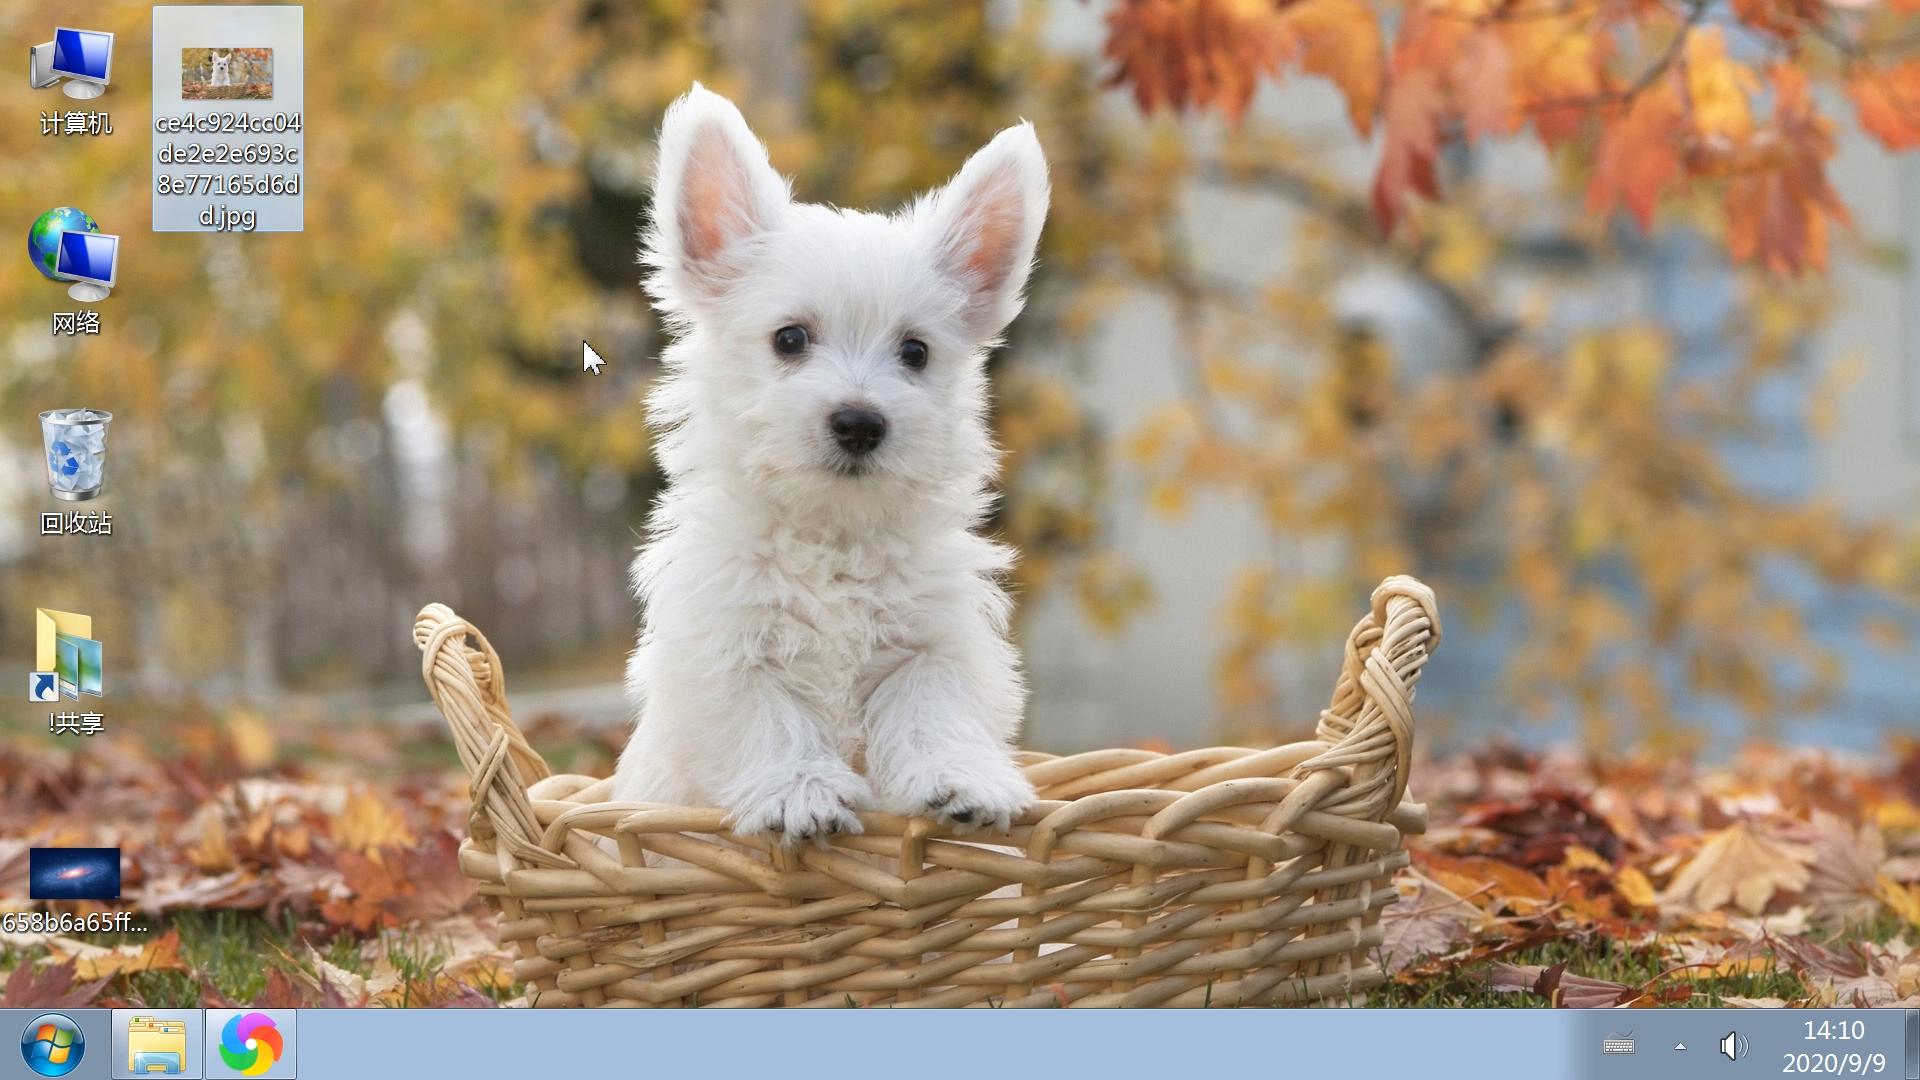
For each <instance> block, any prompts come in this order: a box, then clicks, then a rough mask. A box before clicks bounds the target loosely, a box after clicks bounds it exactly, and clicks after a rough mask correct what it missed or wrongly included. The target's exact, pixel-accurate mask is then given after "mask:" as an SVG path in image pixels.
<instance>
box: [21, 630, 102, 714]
mask: <svg viewBox="0 0 1920 1080" xmlns="http://www.w3.org/2000/svg"><path fill="white" fill-rule="evenodd" d="M101 653H102V649H101V646H100V642H98V641H96V640H94V637H93V617H92V616H90V615H76V614H74V613H73V612H71V611H55V610H53V609H52V608H34V609H33V663H34V668H33V669H34V670H35V671H52V672H56V673H57V674H58V675H59V691H60V696H61V697H66V698H77V697H79V696H80V695H81V694H87V695H90V696H93V697H99V696H100V695H101V694H102V693H103V691H104V685H103V684H104V678H103V676H102V673H101V668H102V666H103V664H102V657H101Z"/></svg>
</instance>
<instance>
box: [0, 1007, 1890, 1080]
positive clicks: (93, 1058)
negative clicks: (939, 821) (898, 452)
mask: <svg viewBox="0 0 1920 1080" xmlns="http://www.w3.org/2000/svg"><path fill="white" fill-rule="evenodd" d="M0 1023H4V1024H12V1025H14V1027H12V1028H6V1029H0V1030H18V1031H19V1032H20V1033H21V1057H18V1058H16V1057H13V1056H11V1055H6V1056H4V1057H0V1062H3V1063H0V1078H4V1077H15V1076H19V1077H41V1076H70V1077H73V1078H75V1080H86V1078H90V1077H94V1078H109V1080H110V1078H115V1077H129V1076H160V1075H165V1076H181V1077H186V1078H187V1080H196V1078H200V1080H211V1078H215V1077H229V1076H234V1077H238V1076H260V1077H266V1078H268V1080H272V1078H275V1077H301V1078H304V1080H375V1078H379V1080H384V1078H388V1077H398V1078H409V1077H422V1078H431V1080H442V1078H446V1077H456V1076H457V1077H461V1078H463V1080H465V1078H473V1077H514V1078H522V1077H541V1078H543V1080H548V1078H550V1080H562V1078H569V1077H595V1078H598V1077H676V1078H678V1077H687V1078H705V1077H716V1078H721V1077H762V1076H779V1077H782V1078H786V1077H833V1078H835V1080H841V1078H853V1080H862V1078H865V1077H885V1078H887V1080H898V1078H901V1077H911V1078H913V1080H928V1078H949V1077H950V1078H954V1080H1001V1078H1006V1080H1024V1078H1028V1077H1047V1078H1056V1077H1058V1078H1066V1077H1077V1076H1099V1077H1102V1078H1103V1080H1105V1078H1124V1077H1152V1078H1155V1080H1163V1078H1172V1080H1204V1078H1205V1077H1208V1076H1212V1075H1218V1076H1235V1077H1273V1078H1275V1080H1280V1078H1290V1077H1312V1078H1322V1077H1342V1078H1346V1077H1352V1078H1361V1077H1365V1078H1368V1080H1372V1078H1376V1077H1378V1078H1400V1077H1407V1078H1413V1077H1417V1078H1420V1080H1453V1078H1458V1080H1504V1078H1507V1077H1513V1078H1525V1080H1559V1078H1565V1080H1616V1078H1617V1080H1627V1078H1633V1080H1714V1078H1724V1080H1742V1078H1748V1077H1754V1078H1757V1077H1763V1076H1807V1077H1850V1076H1854V1077H1880V1078H1890V1080H1920V1009H1846V1010H1840V1009H1772V1010H1735V1009H1666V1010H1661V1009H1631V1010H1597V1009H1595V1010H1572V1009H1563V1010H1538V1011H1535V1010H1508V1009H1423V1010H1397V1011H1395V1010H1381V1009H1220V1010H1168V1011H1150V1012H1127V1011H1121V1010H1087V1011H1077V1010H1044V1011H1031V1012H1016V1011H1011V1010H967V1011H928V1012H917V1011H913V1010H904V1009H903V1010H888V1009H867V1010H863V1009H844V1010H824V1011H799V1010H791V1011H773V1010H770V1011H761V1012H725V1011H717V1010H716V1011H712V1012H704V1011H698V1010H658V1011H655V1010H644V1011H626V1010H572V1009H568V1010H519V1009H515V1010H484V1009H483V1010H461V1009H447V1010H409V1009H286V1010H274V1009H264V1008H262V1009H249V1008H247V1007H244V1006H243V1007H240V1008H237V1009H171V1010H153V1009H113V1010H108V1009H4V1010H0ZM0 1041H3V1040H0Z"/></svg>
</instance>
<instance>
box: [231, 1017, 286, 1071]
mask: <svg viewBox="0 0 1920 1080" xmlns="http://www.w3.org/2000/svg"><path fill="white" fill-rule="evenodd" d="M285 1052H286V1044H285V1043H284V1042H282V1041H281V1038H280V1029H279V1028H277V1027H275V1026H274V1023H273V1017H271V1016H268V1015H266V1014H265V1013H257V1012H250V1013H242V1014H240V1015H239V1016H236V1017H234V1018H232V1019H231V1020H228V1021H227V1024H226V1026H225V1027H223V1028H221V1029H220V1060H221V1061H224V1062H226V1065H227V1068H229V1069H232V1070H234V1071H235V1072H238V1073H239V1074H240V1075H242V1076H260V1075H262V1074H264V1073H265V1072H266V1071H267V1070H269V1069H271V1068H273V1063H274V1062H276V1061H279V1060H280V1058H281V1057H282V1056H284V1054H285Z"/></svg>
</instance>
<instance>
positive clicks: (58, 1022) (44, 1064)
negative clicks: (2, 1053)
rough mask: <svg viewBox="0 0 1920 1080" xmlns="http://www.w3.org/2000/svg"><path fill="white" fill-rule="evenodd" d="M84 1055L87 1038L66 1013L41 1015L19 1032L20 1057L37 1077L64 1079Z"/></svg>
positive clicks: (77, 1065) (75, 1067) (78, 1065)
mask: <svg viewBox="0 0 1920 1080" xmlns="http://www.w3.org/2000/svg"><path fill="white" fill-rule="evenodd" d="M86 1053H87V1038H86V1036H85V1035H82V1034H81V1033H80V1025H78V1024H76V1023H74V1022H73V1019H72V1018H71V1017H69V1016H67V1015H66V1014H65V1013H57V1012H50V1013H41V1014H40V1015H39V1016H36V1017H34V1018H33V1019H32V1020H29V1021H27V1026H26V1028H25V1029H23V1030H22V1031H21V1032H20V1056H21V1057H22V1058H24V1059H26V1062H27V1068H29V1069H32V1070H33V1071H34V1072H35V1073H37V1074H38V1075H40V1076H65V1075H67V1074H68V1073H70V1072H72V1071H73V1070H75V1069H77V1068H79V1067H80V1059H81V1058H82V1057H85V1056H86Z"/></svg>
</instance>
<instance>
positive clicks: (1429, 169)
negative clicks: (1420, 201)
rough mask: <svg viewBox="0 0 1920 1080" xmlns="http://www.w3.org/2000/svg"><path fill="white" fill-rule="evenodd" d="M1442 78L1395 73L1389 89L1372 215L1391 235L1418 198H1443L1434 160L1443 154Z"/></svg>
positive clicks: (1420, 70) (1425, 73) (1412, 71)
mask: <svg viewBox="0 0 1920 1080" xmlns="http://www.w3.org/2000/svg"><path fill="white" fill-rule="evenodd" d="M1442 108H1443V107H1442V102H1441V98H1440V78H1439V76H1438V75H1437V74H1435V73H1434V72H1433V71H1432V70H1430V69H1427V68H1412V69H1410V70H1408V71H1405V72H1396V73H1395V74H1394V78H1393V83H1392V85H1390V86H1389V87H1388V88H1387V106H1386V137H1385V139H1384V140H1383V141H1382V143H1381V147H1380V168H1379V170H1378V171H1376V172H1375V173H1374V176H1373V215H1374V217H1375V218H1377V219H1378V220H1379V222H1380V229H1381V231H1382V232H1385V233H1392V232H1393V229H1394V226H1395V225H1397V224H1398V223H1399V221H1400V216H1401V214H1402V213H1404V212H1405V210H1406V206H1407V201H1408V200H1409V199H1410V198H1411V197H1412V196H1414V195H1421V196H1424V197H1426V198H1429V199H1434V198H1438V197H1439V195H1440V181H1439V178H1438V175H1437V174H1436V172H1435V171H1434V159H1435V157H1437V156H1438V154H1439V152H1440V135H1439V129H1440V121H1441V118H1442V116H1443V111H1442Z"/></svg>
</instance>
